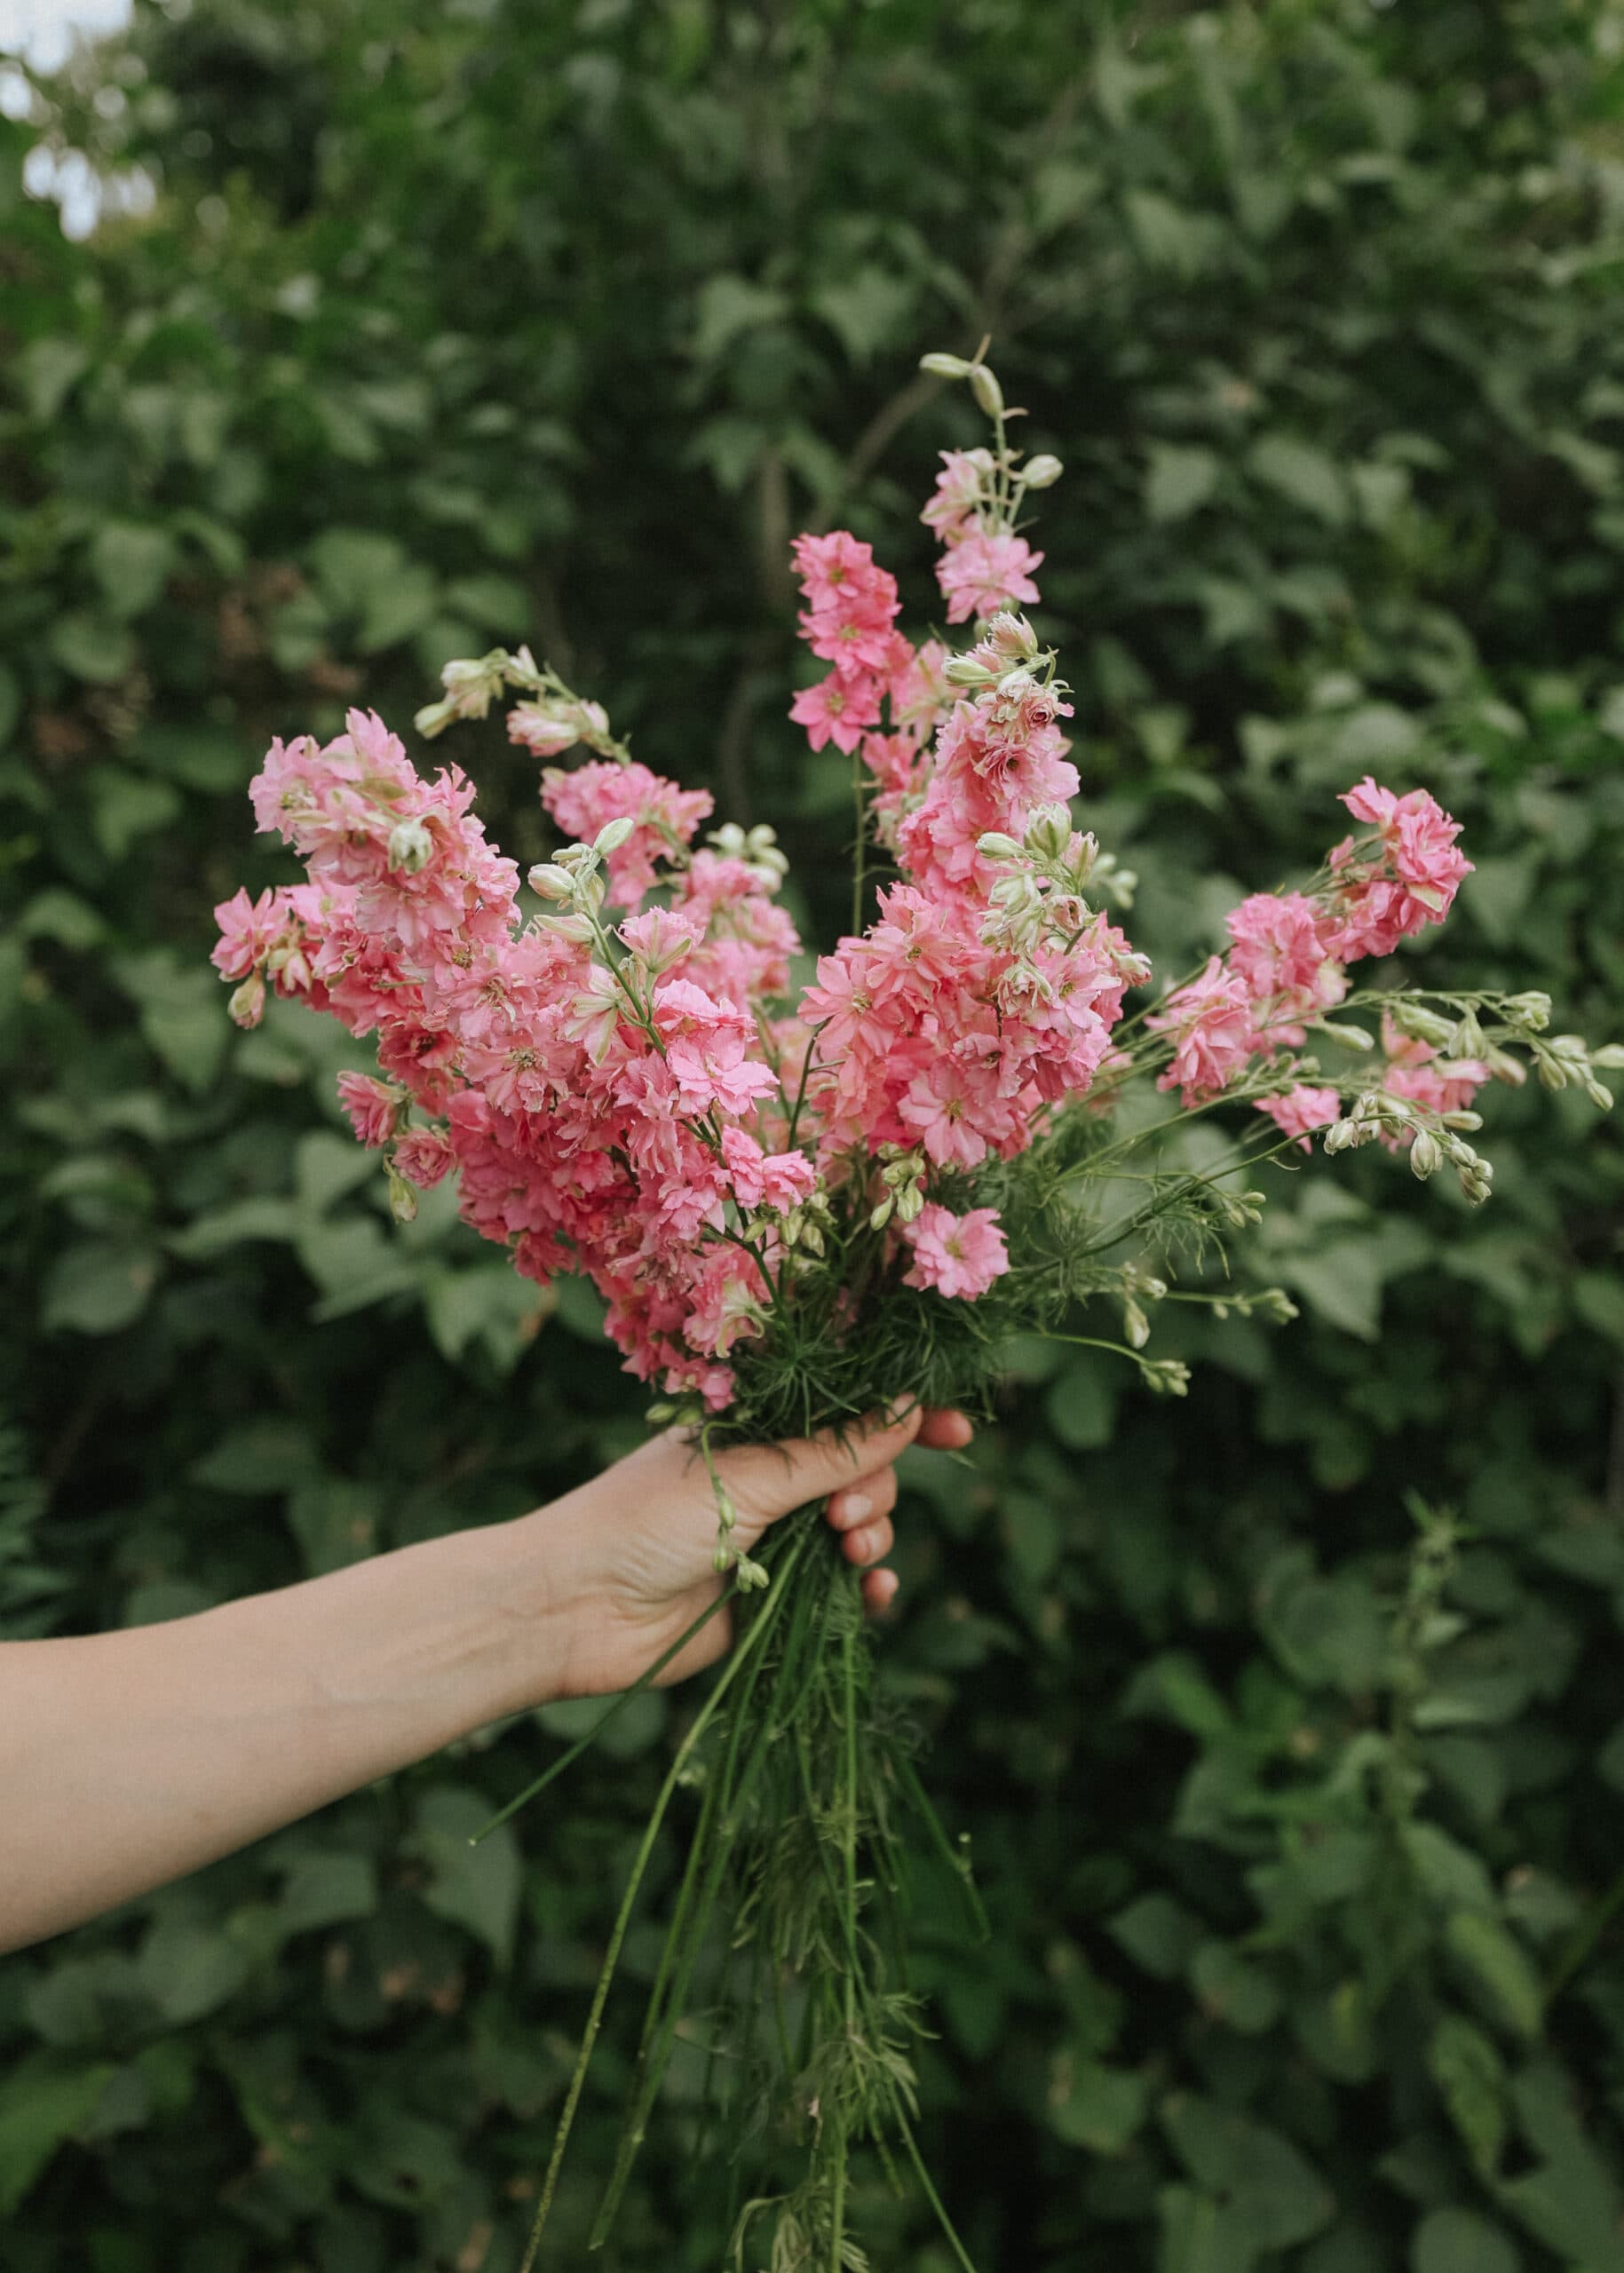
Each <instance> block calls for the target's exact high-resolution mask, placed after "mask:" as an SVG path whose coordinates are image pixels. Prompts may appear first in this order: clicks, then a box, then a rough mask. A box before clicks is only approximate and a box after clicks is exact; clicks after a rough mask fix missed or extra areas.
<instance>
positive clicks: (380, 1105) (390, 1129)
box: [338, 1073, 401, 1152]
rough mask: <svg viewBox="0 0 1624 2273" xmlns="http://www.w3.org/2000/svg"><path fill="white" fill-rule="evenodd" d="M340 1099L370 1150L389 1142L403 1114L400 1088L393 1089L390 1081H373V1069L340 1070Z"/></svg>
mask: <svg viewBox="0 0 1624 2273" xmlns="http://www.w3.org/2000/svg"><path fill="white" fill-rule="evenodd" d="M338 1102H339V1104H340V1105H343V1107H344V1109H345V1113H347V1114H348V1115H349V1118H350V1126H351V1128H352V1129H353V1130H354V1131H355V1134H356V1135H357V1137H360V1141H361V1143H362V1144H365V1145H367V1146H368V1149H369V1150H370V1151H373V1152H376V1150H377V1148H378V1146H379V1145H380V1144H388V1142H389V1140H390V1138H391V1137H392V1136H393V1135H394V1133H395V1125H396V1123H397V1122H398V1121H399V1120H400V1105H401V1097H400V1090H399V1089H391V1087H390V1086H389V1084H388V1082H387V1081H374V1080H373V1078H372V1076H371V1074H370V1073H340V1075H339V1076H338Z"/></svg>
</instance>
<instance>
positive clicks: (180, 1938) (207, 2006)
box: [136, 1918, 249, 2028]
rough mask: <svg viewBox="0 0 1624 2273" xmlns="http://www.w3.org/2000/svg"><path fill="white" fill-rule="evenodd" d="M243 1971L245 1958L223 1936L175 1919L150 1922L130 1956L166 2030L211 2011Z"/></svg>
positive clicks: (236, 1984) (232, 1989) (231, 1994)
mask: <svg viewBox="0 0 1624 2273" xmlns="http://www.w3.org/2000/svg"><path fill="white" fill-rule="evenodd" d="M248 1972H249V1966H248V1960H247V1958H246V1957H245V1956H244V1955H243V1953H242V1951H241V1950H240V1949H238V1948H237V1947H236V1945H235V1944H234V1943H232V1942H229V1941H227V1940H226V1936H225V1935H224V1934H222V1933H219V1932H218V1931H217V1930H216V1929H215V1928H212V1927H209V1926H204V1925H194V1924H192V1923H190V1922H189V1921H185V1920H182V1919H178V1918H173V1919H165V1920H163V1921H161V1922H160V1923H159V1924H158V1925H156V1926H154V1928H153V1929H152V1932H151V1933H150V1934H149V1935H148V1936H147V1940H146V1941H145V1943H143V1944H142V1947H141V1952H140V1955H139V1957H138V1958H137V1960H136V1974H137V1977H138V1979H139V1982H140V1984H141V1987H142V1988H143V1989H144V1990H145V1991H146V1992H147V1995H148V1996H149V1997H150V1998H151V1999H152V2000H153V2002H154V2005H156V2006H157V2008H158V2009H159V2011H160V2012H161V2013H162V2015H163V2017H164V2019H165V2020H166V2021H167V2022H168V2023H169V2024H170V2027H171V2028H184V2027H185V2026H186V2024H187V2023H188V2022H191V2021H196V2020H202V2017H203V2016H204V2014H205V2013H212V2012H214V2011H216V2010H217V2009H218V2008H219V2007H220V2006H221V2005H223V2004H225V2002H226V2000H227V1999H228V1998H230V1997H234V1995H235V1994H236V1992H237V1991H238V1990H239V1989H240V1988H241V1987H242V1984H243V1983H244V1982H245V1981H246V1980H247V1978H248Z"/></svg>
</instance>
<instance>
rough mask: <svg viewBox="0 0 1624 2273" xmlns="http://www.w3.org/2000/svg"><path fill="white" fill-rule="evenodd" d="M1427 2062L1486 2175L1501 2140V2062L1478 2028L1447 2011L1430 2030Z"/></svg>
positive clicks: (1495, 2160)
mask: <svg viewBox="0 0 1624 2273" xmlns="http://www.w3.org/2000/svg"><path fill="white" fill-rule="evenodd" d="M1427 2065H1428V2067H1429V2068H1430V2070H1431V2072H1432V2080H1433V2082H1434V2083H1435V2084H1436V2085H1437V2086H1438V2090H1439V2092H1440V2093H1441V2094H1442V2095H1443V2100H1444V2104H1445V2106H1446V2108H1447V2109H1448V2110H1449V2114H1450V2119H1451V2120H1452V2121H1453V2123H1454V2127H1455V2129H1456V2130H1457V2131H1458V2132H1459V2133H1460V2134H1461V2137H1462V2141H1463V2142H1464V2143H1465V2145H1466V2148H1467V2151H1468V2152H1469V2153H1470V2156H1471V2158H1472V2166H1473V2168H1474V2169H1475V2170H1476V2171H1477V2174H1478V2176H1479V2177H1480V2178H1488V2177H1489V2176H1491V2175H1492V2174H1493V2170H1494V2167H1495V2166H1496V2164H1497V2163H1498V2162H1499V2160H1500V2150H1501V2147H1502V2145H1503V2144H1504V2143H1505V2135H1506V2071H1505V2063H1504V2062H1503V2061H1502V2060H1501V2056H1500V2054H1499V2053H1498V2051H1497V2050H1496V2049H1495V2047H1494V2046H1493V2044H1491V2043H1490V2041H1489V2039H1488V2038H1487V2037H1486V2036H1485V2035H1484V2033H1483V2031H1481V2029H1477V2028H1474V2027H1473V2026H1472V2024H1471V2023H1470V2021H1469V2020H1466V2019H1463V2018H1462V2016H1461V2015H1460V2014H1459V2013H1446V2014H1445V2015H1444V2017H1443V2018H1442V2020H1440V2021H1439V2023H1438V2026H1437V2027H1436V2028H1435V2029H1434V2030H1433V2031H1432V2039H1431V2042H1430V2044H1429V2045H1428V2047H1427Z"/></svg>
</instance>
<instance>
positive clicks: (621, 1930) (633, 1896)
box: [519, 1531, 807, 2273]
mask: <svg viewBox="0 0 1624 2273" xmlns="http://www.w3.org/2000/svg"><path fill="white" fill-rule="evenodd" d="M806 1540H807V1533H806V1532H805V1531H802V1532H800V1533H799V1535H798V1536H797V1537H796V1538H795V1539H794V1540H791V1542H790V1544H789V1547H788V1549H787V1550H786V1552H785V1555H784V1557H783V1565H784V1567H783V1571H782V1573H781V1575H780V1580H779V1583H780V1585H781V1586H786V1587H787V1586H788V1580H789V1576H790V1573H791V1572H792V1571H793V1570H794V1568H795V1566H796V1564H797V1563H798V1562H799V1560H800V1557H801V1555H802V1553H803V1551H804V1548H805V1545H806ZM771 1624H772V1622H771V1620H765V1619H763V1618H760V1617H757V1618H756V1619H755V1620H752V1622H751V1625H750V1628H749V1632H748V1633H747V1634H746V1635H745V1637H744V1639H743V1640H742V1641H741V1643H740V1644H739V1646H738V1648H737V1649H736V1650H735V1651H733V1656H732V1657H731V1658H730V1659H728V1662H727V1664H726V1666H725V1668H724V1670H723V1672H722V1674H721V1676H720V1678H719V1679H718V1681H717V1685H716V1687H715V1688H714V1689H713V1690H712V1691H711V1692H710V1694H709V1697H708V1698H707V1699H706V1700H705V1703H704V1705H703V1707H701V1710H700V1712H699V1713H698V1714H697V1715H695V1717H694V1720H693V1725H692V1726H691V1727H690V1729H689V1730H688V1732H687V1734H686V1736H685V1737H684V1738H683V1740H682V1743H681V1744H680V1745H679V1746H677V1756H676V1758H675V1759H674V1760H673V1761H672V1762H671V1766H670V1769H669V1773H668V1774H667V1776H666V1779H665V1781H664V1783H663V1784H662V1785H661V1787H660V1796H659V1798H658V1799H657V1800H656V1801H655V1802H654V1810H653V1812H652V1814H651V1815H650V1817H649V1819H648V1822H647V1825H646V1827H645V1829H644V1833H643V1838H642V1841H641V1843H640V1845H639V1846H638V1852H637V1857H636V1860H635V1861H634V1863H633V1864H632V1868H631V1877H630V1882H629V1883H628V1885H627V1888H626V1892H625V1895H624V1897H623V1898H622V1903H621V1907H620V1914H619V1915H618V1916H617V1918H616V1919H615V1921H614V1931H613V1933H612V1934H611V1935H610V1937H609V1947H608V1950H607V1952H606V1955H605V1958H604V1961H603V1966H602V1968H601V1970H600V1971H599V1973H598V1985H597V1988H596V1989H595V1990H594V1991H593V1992H592V2005H591V2010H590V2012H589V2013H588V2015H587V2024H586V2031H585V2033H584V2035H583V2036H582V2040H581V2050H580V2053H579V2055H578V2056H577V2058H576V2061H575V2067H574V2074H573V2075H572V2076H571V2078H570V2082H569V2093H568V2095H567V2097H566V2100H565V2103H564V2112H563V2114H562V2115H561V2116H560V2118H559V2119H558V2134H557V2137H556V2138H555V2139H554V2142H553V2149H552V2157H551V2161H550V2162H549V2163H548V2166H547V2174H546V2177H545V2179H544V2180H543V2185H542V2198H541V2201H540V2203H539V2205H538V2206H537V2208H536V2213H535V2224H534V2225H533V2226H532V2228H531V2229H530V2239H529V2242H528V2244H527V2247H526V2250H525V2254H524V2258H523V2261H522V2262H521V2264H520V2267H519V2273H531V2268H532V2267H533V2266H534V2265H535V2257H536V2252H537V2251H538V2250H539V2249H540V2247H541V2245H542V2235H543V2230H544V2229H545V2227H546V2224H547V2218H548V2214H549V2212H550V2211H551V2208H552V2198H553V2195H554V2193H555V2191H556V2190H557V2188H558V2172H559V2170H560V2168H561V2167H562V2166H563V2161H564V2150H565V2148H566V2146H567V2145H568V2143H569V2134H570V2129H571V2126H572V2125H573V2124H574V2119H575V2110H576V2108H577V2106H578V2105H579V2103H580V2100H581V2092H582V2086H583V2085H584V2084H585V2082H586V2071H587V2068H588V2066H589V2065H590V2061H591V2057H592V2048H593V2047H594V2045H595V2044H596V2043H597V2041H598V2029H599V2028H600V2027H601V2025H602V2024H603V2016H604V2007H605V2006H606V2004H607V2002H608V1999H609V1987H610V1984H611V1983H612V1982H613V1980H614V1972H615V1968H616V1967H617V1965H618V1964H619V1962H620V1954H621V1945H622V1943H623V1942H624V1940H625V1938H626V1928H627V1927H628V1926H629V1925H630V1922H631V1913H632V1910H633V1908H634V1906H635V1905H636V1903H637V1898H638V1892H639V1890H640V1889H641V1887H642V1884H643V1879H644V1875H645V1873H646V1871H647V1869H648V1865H649V1861H650V1858H651V1857H652V1856H653V1854H654V1841H655V1840H656V1839H657V1838H658V1836H659V1833H660V1826H661V1824H662V1823H663V1822H664V1820H665V1813H666V1810H667V1809H668V1808H669V1805H670V1803H671V1796H672V1794H673V1793H674V1792H675V1791H676V1789H677V1785H678V1784H679V1783H680V1781H681V1780H682V1776H683V1773H684V1770H685V1769H686V1767H687V1764H688V1762H689V1761H690V1760H691V1759H692V1758H693V1753H694V1750H695V1748H696V1747H697V1746H698V1744H699V1742H700V1739H701V1737H702V1736H703V1735H704V1733H705V1731H706V1730H707V1729H708V1728H709V1726H710V1723H711V1722H712V1721H714V1720H715V1718H716V1716H717V1713H718V1712H719V1711H720V1710H721V1707H722V1703H723V1700H724V1699H725V1697H726V1695H727V1692H728V1691H729V1689H730V1688H731V1687H732V1686H733V1683H734V1682H735V1681H736V1680H737V1679H738V1677H739V1675H741V1673H742V1672H744V1671H745V1670H746V1668H747V1667H749V1664H750V1663H751V1661H752V1659H753V1658H754V1656H755V1653H756V1651H757V1649H758V1648H759V1647H760V1644H761V1643H762V1642H763V1640H764V1638H765V1636H766V1635H767V1634H768V1633H769V1632H770V1631H771Z"/></svg>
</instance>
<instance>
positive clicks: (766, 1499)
mask: <svg viewBox="0 0 1624 2273" xmlns="http://www.w3.org/2000/svg"><path fill="white" fill-rule="evenodd" d="M891 1415H894V1416H895V1417H894V1418H893V1417H891ZM923 1419H924V1407H923V1406H922V1405H921V1404H920V1403H919V1402H918V1400H917V1399H916V1398H915V1399H910V1400H908V1401H907V1402H906V1403H903V1404H901V1405H899V1406H892V1407H891V1414H882V1413H875V1414H868V1415H867V1417H866V1418H865V1419H863V1420H861V1421H859V1422H853V1423H852V1425H851V1426H850V1427H849V1428H846V1429H844V1430H833V1429H825V1430H822V1431H821V1432H820V1434H819V1435H817V1436H815V1437H791V1438H790V1439H789V1440H788V1442H786V1443H784V1444H781V1445H736V1446H734V1447H733V1449H732V1450H731V1451H728V1452H725V1453H720V1454H719V1455H718V1457H717V1473H718V1474H719V1475H720V1477H721V1478H722V1481H723V1483H724V1484H725V1485H726V1486H727V1490H728V1494H729V1497H730V1498H731V1499H732V1500H733V1504H734V1506H735V1507H736V1508H737V1509H738V1510H739V1515H740V1518H741V1523H742V1524H743V1525H744V1526H745V1527H746V1528H747V1529H749V1532H750V1533H751V1536H752V1538H757V1537H759V1536H760V1534H761V1532H764V1530H765V1529H766V1527H767V1525H769V1524H773V1523H776V1522H777V1521H778V1519H779V1517H780V1516H787V1515H788V1514H789V1513H790V1512H791V1510H792V1509H796V1508H804V1507H805V1505H806V1504H807V1502H808V1501H811V1500H823V1499H827V1498H828V1495H829V1493H831V1492H839V1491H842V1490H844V1487H845V1486H846V1485H849V1484H856V1483H859V1482H860V1480H861V1479H862V1478H863V1477H866V1476H873V1475H875V1474H877V1472H878V1471H879V1470H880V1469H883V1468H889V1467H890V1466H891V1462H892V1461H894V1460H895V1459H896V1457H897V1455H898V1453H901V1452H906V1451H907V1447H908V1445H911V1444H912V1443H913V1441H914V1439H915V1437H916V1436H917V1435H918V1434H919V1429H920V1423H921V1422H923Z"/></svg>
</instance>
